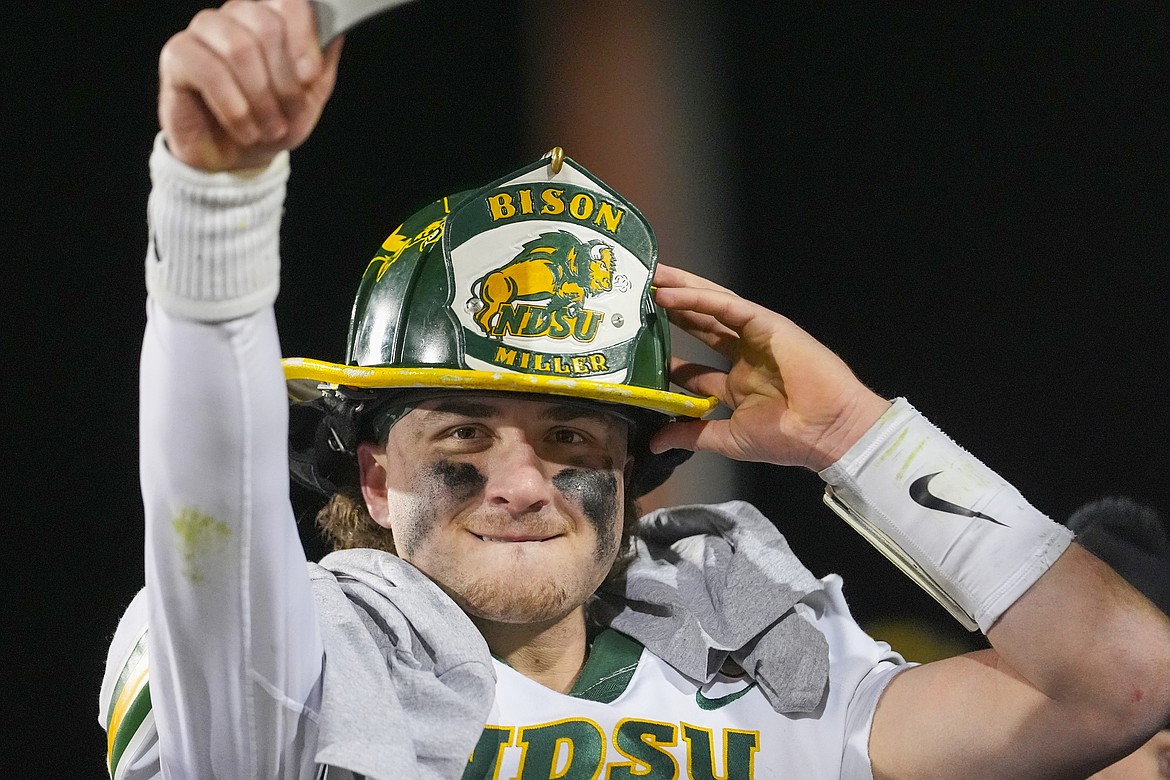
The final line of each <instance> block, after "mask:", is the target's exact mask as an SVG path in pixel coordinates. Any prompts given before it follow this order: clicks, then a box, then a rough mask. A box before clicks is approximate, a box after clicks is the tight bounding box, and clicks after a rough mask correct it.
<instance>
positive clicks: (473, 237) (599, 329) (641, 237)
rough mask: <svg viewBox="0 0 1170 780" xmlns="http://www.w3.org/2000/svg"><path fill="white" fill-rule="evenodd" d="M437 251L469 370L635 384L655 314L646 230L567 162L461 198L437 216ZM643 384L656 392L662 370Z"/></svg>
mask: <svg viewBox="0 0 1170 780" xmlns="http://www.w3.org/2000/svg"><path fill="white" fill-rule="evenodd" d="M442 247H443V254H444V256H445V258H446V259H447V263H448V265H449V267H450V269H451V273H452V277H453V290H454V294H453V297H452V300H451V309H452V312H453V314H454V315H455V317H456V318H457V319H458V321H459V324H460V326H461V328H462V336H463V339H464V359H465V361H466V364H467V366H468V368H471V369H477V370H481V371H492V372H509V373H520V374H536V375H545V376H557V377H571V378H578V379H592V380H598V381H607V382H620V383H626V382H629V381H631V379H633V377H632V375H631V374H632V372H631V371H630V368H631V365H632V363H633V362H634V358H635V356H636V352H637V348H638V344H639V341H640V337H641V336H643V335H644V333H645V331H646V330H647V329H648V328H649V327H650V326H651V323H650V322H649V321H648V315H653V312H654V309H653V305H652V303H651V302H650V298H649V296H650V280H651V277H652V275H653V269H654V264H655V262H656V261H657V246H656V244H655V241H654V234H653V232H652V231H651V229H650V226H649V225H648V224H647V223H646V221H645V219H644V218H643V217H642V215H641V214H640V213H639V212H638V210H637V209H636V208H634V206H633V205H631V204H630V203H629V202H627V201H626V200H625V199H623V198H622V197H621V196H620V195H618V194H617V193H616V192H614V191H612V190H610V189H609V188H608V187H606V186H605V185H604V184H603V183H602V182H600V181H598V180H597V179H595V178H594V177H593V176H592V175H590V174H589V173H588V172H587V171H585V170H584V169H583V168H581V167H579V166H577V165H576V164H575V163H574V162H573V161H572V160H569V159H566V160H565V161H564V164H563V166H562V167H561V169H560V171H559V172H558V173H556V174H553V173H552V172H551V169H550V166H549V165H548V164H547V163H546V162H544V161H541V162H538V163H535V164H533V165H531V166H529V167H527V168H525V169H522V170H520V171H518V172H516V173H515V174H512V175H511V176H507V177H505V178H503V179H501V180H500V181H498V182H496V183H495V184H492V185H489V186H488V187H485V188H484V189H482V190H480V191H479V192H477V193H475V194H474V195H472V196H470V197H469V198H468V199H467V200H465V201H463V203H462V204H461V205H460V206H459V207H458V208H457V209H455V210H454V211H453V212H452V213H451V215H450V216H449V217H448V218H447V224H446V228H445V230H444V232H443V238H442ZM664 368H665V366H663V369H664ZM651 373H655V372H651ZM647 386H651V387H659V388H662V389H664V388H665V384H664V383H663V377H655V378H651V381H650V383H649V384H648V385H647Z"/></svg>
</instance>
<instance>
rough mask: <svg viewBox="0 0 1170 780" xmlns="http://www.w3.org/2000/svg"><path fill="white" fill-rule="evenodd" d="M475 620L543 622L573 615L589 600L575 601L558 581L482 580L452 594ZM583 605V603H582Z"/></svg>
mask: <svg viewBox="0 0 1170 780" xmlns="http://www.w3.org/2000/svg"><path fill="white" fill-rule="evenodd" d="M452 595H453V597H454V599H455V601H456V602H457V603H458V604H459V606H460V607H462V608H463V611H464V612H467V613H468V614H469V615H471V616H472V617H477V618H481V619H483V620H490V621H493V622H495V623H514V624H521V623H543V622H547V621H550V620H557V619H560V618H562V617H564V616H565V615H567V614H568V613H570V612H572V611H573V610H574V609H576V608H577V607H578V606H580V604H581V603H584V601H585V598H586V597H587V595H586V597H582V598H580V599H574V598H573V597H572V595H571V593H570V591H569V589H568V588H566V587H565V585H564V584H563V583H561V582H558V581H556V580H554V579H547V580H542V581H537V580H531V579H529V580H528V581H526V582H524V584H523V585H522V586H520V587H517V586H516V585H515V584H514V582H501V581H500V580H491V581H480V582H476V583H472V584H471V585H470V586H469V587H466V588H463V589H460V590H459V591H458V592H456V593H454V594H452ZM578 602H580V603H578Z"/></svg>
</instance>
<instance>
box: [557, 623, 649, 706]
mask: <svg viewBox="0 0 1170 780" xmlns="http://www.w3.org/2000/svg"><path fill="white" fill-rule="evenodd" d="M641 657H642V645H640V644H639V643H638V642H637V640H635V639H632V638H631V637H628V636H626V635H625V634H623V633H621V632H619V631H615V630H613V629H612V628H607V629H605V630H603V631H602V632H601V633H600V634H598V635H597V637H596V638H595V639H594V640H593V646H592V647H591V648H590V649H589V657H588V658H587V659H585V666H583V667H582V668H581V674H580V675H578V676H577V682H575V683H573V688H572V690H570V691H569V695H570V696H573V697H575V698H578V699H588V700H589V701H595V702H600V703H601V704H609V703H610V702H612V701H614V700H615V699H617V697H619V696H621V695H622V693H624V692H625V690H626V687H627V686H629V684H630V680H631V679H632V678H633V676H634V672H635V671H637V669H638V659H640V658H641Z"/></svg>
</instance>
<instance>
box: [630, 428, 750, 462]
mask: <svg viewBox="0 0 1170 780" xmlns="http://www.w3.org/2000/svg"><path fill="white" fill-rule="evenodd" d="M667 450H690V451H691V452H718V453H720V454H722V455H726V456H727V457H729V458H735V459H737V460H742V459H743V452H742V449H741V448H740V447H739V446H738V444H737V442H736V441H735V439H734V437H733V436H732V429H731V423H730V422H729V421H727V420H686V421H683V422H672V423H667V424H666V425H664V426H663V427H662V428H661V429H660V430H659V431H658V433H656V434H654V436H653V437H652V438H651V439H650V451H651V452H653V453H656V454H657V453H661V452H666V451H667Z"/></svg>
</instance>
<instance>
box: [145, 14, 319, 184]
mask: <svg viewBox="0 0 1170 780" xmlns="http://www.w3.org/2000/svg"><path fill="white" fill-rule="evenodd" d="M341 44H342V41H341V39H338V40H335V41H334V42H333V43H332V44H330V45H329V47H328V48H327V49H326V50H325V51H324V52H322V51H321V50H320V48H319V46H318V43H317V35H316V27H315V22H314V20H313V13H312V9H311V8H310V7H309V4H308V2H306V0H228V2H227V3H225V4H224V5H223V6H222V7H221V8H219V9H214V10H213V9H206V10H203V11H200V12H199V13H198V14H196V15H195V18H193V19H192V20H191V23H190V24H189V25H188V26H187V29H185V30H183V31H182V32H180V33H178V34H176V35H174V36H173V37H172V38H171V39H170V40H169V41H167V43H166V45H165V46H164V47H163V49H162V53H161V54H160V55H159V98H158V116H159V123H160V124H161V125H162V130H163V134H164V136H165V138H166V142H167V148H169V149H170V151H171V154H173V155H174V156H175V157H176V158H177V159H179V160H180V161H182V162H184V163H186V164H187V165H190V166H192V167H194V168H198V169H200V170H204V171H243V170H249V169H256V168H263V167H266V166H267V165H268V164H269V163H270V162H271V161H272V159H273V158H274V157H275V156H276V155H277V154H278V153H280V152H281V151H283V150H285V149H290V150H291V149H295V148H296V147H298V146H300V145H301V144H302V143H304V141H305V139H306V138H308V137H309V134H310V133H311V132H312V131H313V128H314V127H315V126H316V124H317V120H318V119H319V118H320V116H321V111H322V110H323V109H324V107H325V103H326V101H328V99H329V95H330V94H331V93H332V92H333V85H334V83H335V82H336V79H337V63H338V60H339V58H340V56H341Z"/></svg>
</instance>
